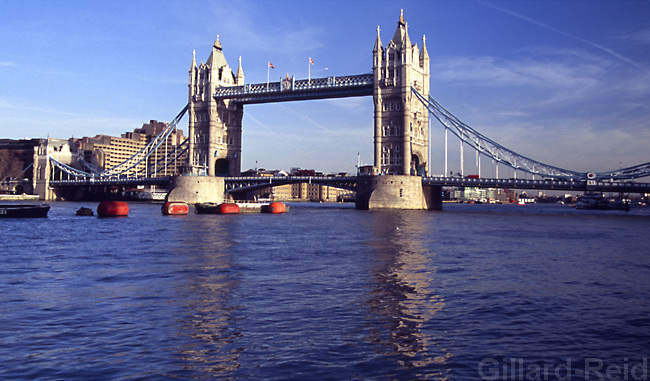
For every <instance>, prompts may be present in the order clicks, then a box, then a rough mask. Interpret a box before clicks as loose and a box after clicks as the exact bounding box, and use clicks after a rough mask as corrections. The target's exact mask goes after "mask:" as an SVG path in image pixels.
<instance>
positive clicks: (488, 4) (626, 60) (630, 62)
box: [478, 1, 643, 70]
mask: <svg viewBox="0 0 650 381" xmlns="http://www.w3.org/2000/svg"><path fill="white" fill-rule="evenodd" d="M478 3H479V4H481V5H484V6H486V7H489V8H492V9H495V10H497V11H500V12H503V13H506V14H509V15H511V16H513V17H516V18H519V19H521V20H524V21H526V22H529V23H531V24H534V25H537V26H539V27H541V28H544V29H548V30H550V31H552V32H555V33H558V34H561V35H563V36H566V37H569V38H571V39H573V40H576V41H579V42H582V43H584V44H586V45H589V46H591V47H594V48H596V49H598V50H600V51H602V52H604V53H607V54H609V55H610V56H612V57H614V58H616V59H618V60H620V61H621V62H624V63H626V64H628V65H630V66H632V67H634V68H636V69H639V70H643V67H642V66H641V65H639V64H638V63H637V62H635V61H634V60H632V59H630V58H627V57H625V56H623V55H622V54H619V53H617V52H615V51H614V50H612V49H610V48H608V47H606V46H603V45H601V44H598V43H595V42H593V41H589V40H587V39H584V38H582V37H578V36H574V35H573V34H570V33H567V32H565V31H563V30H560V29H558V28H555V27H553V26H550V25H548V24H544V23H542V22H540V21H537V20H535V19H533V18H530V17H528V16H525V15H522V14H520V13H517V12H514V11H511V10H509V9H507V8H503V7H499V6H497V5H495V4H493V3H491V2H487V1H478Z"/></svg>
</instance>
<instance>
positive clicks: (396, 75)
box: [372, 10, 430, 176]
mask: <svg viewBox="0 0 650 381" xmlns="http://www.w3.org/2000/svg"><path fill="white" fill-rule="evenodd" d="M379 32H380V29H379V27H377V39H376V41H375V46H374V49H373V51H372V53H373V65H372V72H373V75H374V82H375V86H374V93H373V98H374V99H373V100H374V103H375V138H374V144H375V155H374V156H375V157H374V165H375V167H376V168H377V170H378V171H379V172H380V173H381V174H390V175H417V176H425V175H427V173H426V168H427V161H428V157H429V113H428V112H427V110H426V109H425V108H424V106H423V105H422V103H421V102H420V101H419V100H418V99H417V98H416V97H415V96H414V95H413V93H412V92H411V86H413V87H415V88H416V89H417V90H418V91H419V92H420V93H421V94H422V95H424V96H425V97H428V96H429V76H430V73H429V54H428V53H427V47H426V37H425V36H422V49H419V47H418V45H417V43H416V44H411V39H410V38H409V34H408V24H407V23H406V22H405V21H404V11H403V10H402V13H401V14H400V17H399V21H398V22H397V29H396V30H395V34H394V35H393V38H392V39H391V40H390V41H389V42H388V44H387V45H386V46H385V47H384V46H383V45H382V42H381V37H380V35H379Z"/></svg>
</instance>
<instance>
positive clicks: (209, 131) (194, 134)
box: [188, 36, 244, 176]
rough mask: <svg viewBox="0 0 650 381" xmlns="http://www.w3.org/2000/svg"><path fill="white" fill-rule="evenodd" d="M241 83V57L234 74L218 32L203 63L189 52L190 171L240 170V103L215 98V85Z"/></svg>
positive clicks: (232, 173) (217, 173) (230, 173)
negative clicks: (190, 60) (190, 55)
mask: <svg viewBox="0 0 650 381" xmlns="http://www.w3.org/2000/svg"><path fill="white" fill-rule="evenodd" d="M243 83H244V72H243V70H242V67H241V59H240V61H239V67H238V68H237V74H234V73H233V71H232V69H231V68H230V66H229V65H228V62H227V61H226V57H225V56H224V54H223V50H222V48H221V42H220V41H219V36H217V40H216V41H215V42H214V45H213V46H212V51H211V52H210V56H209V57H208V60H207V61H206V62H205V63H201V64H199V65H198V66H197V64H196V58H195V56H194V55H193V56H192V64H191V66H190V79H189V85H188V86H189V133H188V134H189V139H190V143H189V152H190V153H189V155H188V160H189V163H188V164H189V167H190V168H191V171H192V172H193V173H203V172H204V173H206V174H207V175H210V176H238V175H239V174H240V173H241V133H242V118H243V116H244V108H243V105H241V104H237V103H235V102H233V101H232V100H229V99H225V100H223V99H222V100H218V101H217V100H215V99H214V98H213V94H214V93H215V90H216V89H217V88H218V87H223V86H235V85H240V84H243Z"/></svg>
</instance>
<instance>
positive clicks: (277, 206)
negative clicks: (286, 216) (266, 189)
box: [262, 202, 287, 214]
mask: <svg viewBox="0 0 650 381" xmlns="http://www.w3.org/2000/svg"><path fill="white" fill-rule="evenodd" d="M286 210H287V208H286V207H285V206H284V204H283V203H281V202H272V203H270V204H268V205H264V207H262V213H273V214H279V213H284V212H286Z"/></svg>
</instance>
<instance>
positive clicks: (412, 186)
mask: <svg viewBox="0 0 650 381" xmlns="http://www.w3.org/2000/svg"><path fill="white" fill-rule="evenodd" d="M441 193H442V187H440V186H434V187H423V186H422V177H420V176H404V175H384V176H359V177H358V180H357V201H356V208H357V209H436V210H440V209H442V196H441Z"/></svg>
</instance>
